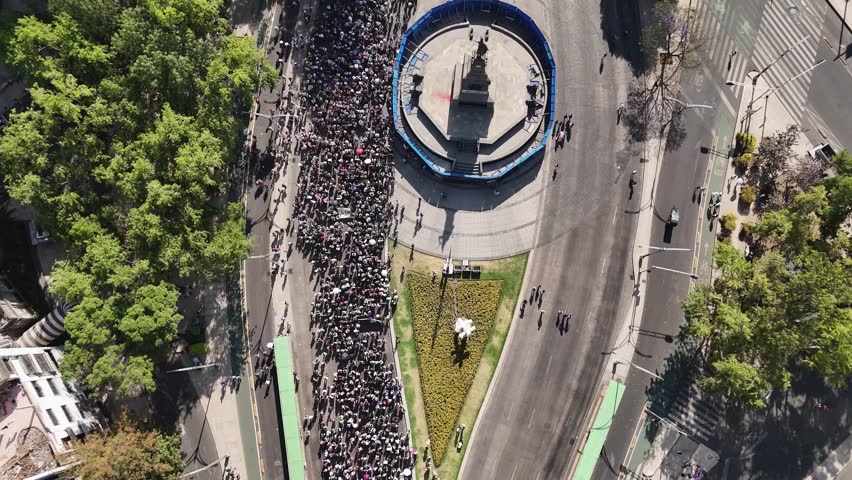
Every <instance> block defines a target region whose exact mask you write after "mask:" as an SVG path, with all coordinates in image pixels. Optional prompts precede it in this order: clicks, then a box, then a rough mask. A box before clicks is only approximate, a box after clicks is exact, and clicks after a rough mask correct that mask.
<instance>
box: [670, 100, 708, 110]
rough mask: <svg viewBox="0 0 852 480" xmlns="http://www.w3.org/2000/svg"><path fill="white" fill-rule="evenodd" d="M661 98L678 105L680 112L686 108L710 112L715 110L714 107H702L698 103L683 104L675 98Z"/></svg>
mask: <svg viewBox="0 0 852 480" xmlns="http://www.w3.org/2000/svg"><path fill="white" fill-rule="evenodd" d="M663 98H665V99H666V100H671V101H672V102H675V103H677V104H678V105H680V106H681V108H680V109H681V111H683V110H686V109H688V108H709V109H711V110H716V106H715V105H702V104H699V103H685V102H683V101H681V100H679V99H677V98H675V97H663Z"/></svg>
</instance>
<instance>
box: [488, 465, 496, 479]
mask: <svg viewBox="0 0 852 480" xmlns="http://www.w3.org/2000/svg"><path fill="white" fill-rule="evenodd" d="M495 468H497V462H494V464H493V465H491V475H489V478H494V469H495Z"/></svg>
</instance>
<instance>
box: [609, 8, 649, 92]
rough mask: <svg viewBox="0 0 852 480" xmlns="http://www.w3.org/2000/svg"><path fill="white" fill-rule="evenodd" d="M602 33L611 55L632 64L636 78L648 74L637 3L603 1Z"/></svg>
mask: <svg viewBox="0 0 852 480" xmlns="http://www.w3.org/2000/svg"><path fill="white" fill-rule="evenodd" d="M600 10H601V32H602V33H603V37H604V40H605V41H606V44H607V48H608V50H609V53H610V54H611V55H612V56H614V57H620V58H623V59H624V60H626V61H627V62H628V63H629V64H630V68H631V70H632V71H633V74H634V75H635V76H640V75H642V74H644V73H646V70H647V68H646V65H648V64H649V63H648V62H646V61H645V58H644V56H643V54H642V49H641V44H642V42H641V36H642V35H641V33H642V30H641V22H640V12H639V6H638V5H637V2H635V1H625V0H601V3H600Z"/></svg>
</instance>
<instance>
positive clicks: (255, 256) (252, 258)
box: [246, 252, 281, 260]
mask: <svg viewBox="0 0 852 480" xmlns="http://www.w3.org/2000/svg"><path fill="white" fill-rule="evenodd" d="M279 253H281V252H271V253H266V254H263V255H252V256H251V257H246V260H256V259H258V258H269V257H271V256H273V255H277V254H279Z"/></svg>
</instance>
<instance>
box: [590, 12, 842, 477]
mask: <svg viewBox="0 0 852 480" xmlns="http://www.w3.org/2000/svg"><path fill="white" fill-rule="evenodd" d="M747 4H748V5H747ZM719 5H721V6H718V8H719V10H720V11H725V12H729V13H733V11H734V10H736V13H737V15H736V16H737V18H739V19H740V22H741V23H740V24H738V25H735V24H733V23H731V22H728V23H724V24H723V25H722V29H720V30H718V31H717V32H716V40H715V41H716V45H714V46H713V49H718V48H721V47H718V46H717V45H719V44H724V45H725V47H724V48H731V49H733V48H739V50H738V51H739V53H738V55H740V56H741V57H745V58H747V59H748V60H747V62H748V63H747V65H746V67H747V68H746V69H744V70H743V71H747V70H751V69H754V68H757V67H758V66H760V65H759V63H760V57H759V56H758V55H756V52H755V50H753V49H752V48H750V47H749V46H748V45H743V44H742V43H741V42H742V40H743V37H742V35H743V31H754V30H758V31H760V33H761V35H770V34H772V32H779V31H786V32H789V33H788V36H787V37H786V38H781V37H779V39H778V42H777V44H776V45H774V49H775V50H777V53H780V52H781V51H783V50H784V49H785V48H786V47H787V46H789V44H790V43H792V40H794V39H795V38H800V37H801V36H802V35H806V34H809V33H810V34H812V35H813V37H814V39H815V40H814V42H813V43H812V44H811V45H810V47H809V48H804V49H803V50H804V52H799V57H798V58H787V59H785V60H786V61H788V62H789V64H788V65H785V66H783V70H782V71H787V72H791V74H795V73H796V72H797V71H799V70H801V69H802V68H806V67H807V66H808V65H811V64H812V62H815V61H816V60H818V59H819V58H828V59H831V58H833V56H832V55H831V50H830V49H829V48H828V46H827V45H826V43H825V42H824V40H823V36H826V38H834V39H835V44H834V45H835V49H836V45H837V41H836V39H838V38H839V35H840V26H839V20H838V19H837V16H836V15H835V14H834V13H833V12H831V11H830V10H828V11H827V12H826V13H825V16H824V17H823V16H821V15H817V16H816V17H818V20H819V21H815V20H814V18H816V17H814V16H812V17H810V20H808V17H807V16H808V15H811V14H812V13H814V12H816V13H819V12H823V11H824V10H823V8H824V7H825V5H824V2H821V1H818V0H803V1H802V2H799V5H800V6H801V8H802V11H803V12H804V15H805V17H802V18H795V19H791V18H787V17H783V16H777V15H766V13H767V12H768V11H769V8H775V7H777V5H776V6H773V5H771V3H769V2H766V1H765V0H750V1H748V2H743V3H740V2H733V1H731V0H727V1H725V2H721V3H720V4H719ZM743 25H746V26H747V27H748V28H743ZM820 29H821V30H820ZM846 35H849V32H848V31H847V33H846ZM726 42H727V43H726ZM728 45H733V46H730V47H729V46H728ZM722 53H724V52H722ZM834 53H835V54H836V51H835V52H834ZM763 55H766V54H763ZM703 57H704V58H703V60H704V62H705V65H706V68H703V69H701V71H700V72H697V73H696V74H695V76H694V77H692V78H689V79H687V80H685V81H684V82H683V84H682V86H681V87H682V92H683V94H684V96H685V97H686V98H687V99H688V101H689V102H690V103H699V104H710V105H717V106H718V107H719V108H718V110H716V111H715V112H714V113H710V114H708V113H707V111H701V112H698V111H693V112H690V114H689V116H688V117H687V118H686V123H685V125H686V128H687V131H688V136H687V139H686V141H685V143H684V144H683V145H682V146H681V148H679V149H678V150H676V151H674V152H671V153H669V154H667V155H665V156H664V159H663V165H662V169H661V176H660V179H659V183H658V186H657V189H656V194H655V205H656V208H657V210H658V217H657V218H656V221H655V224H654V227H653V231H652V232H653V233H652V239H653V240H652V242H651V243H652V244H654V245H660V246H673V247H688V248H689V247H692V246H693V242H694V241H695V234H696V230H695V228H696V225H695V221H696V219H697V215H704V213H705V212H704V211H703V210H700V211H699V209H698V206H697V205H696V204H695V203H693V202H692V195H693V193H694V189H695V186H697V185H700V184H702V182H703V181H704V177H705V173H706V168H707V162H708V160H710V159H711V157H710V156H709V155H708V154H707V153H705V152H706V151H705V152H702V149H701V147H710V146H713V145H714V140H715V141H716V143H715V147H716V150H717V151H718V152H725V151H726V150H727V149H726V144H725V142H724V140H725V139H727V140H730V138H731V136H732V135H733V133H734V128H733V124H734V117H733V116H734V115H735V113H734V111H733V110H732V108H731V106H733V108H737V106H738V105H739V97H738V96H737V95H734V94H733V93H732V92H733V90H732V89H730V88H728V87H726V86H725V81H726V80H727V76H728V75H729V71H730V67H728V68H725V66H724V64H722V65H720V64H719V59H720V58H722V59H724V58H726V55H722V54H720V53H718V52H713V51H712V49H708V51H706V52H704V54H703ZM713 59H716V63H715V64H714V62H713ZM809 62H811V63H809ZM761 68H762V66H761ZM797 69H798V70H797ZM777 84H778V82H777V81H776V85H777ZM791 85H792V87H793V88H794V91H793V92H784V93H785V94H786V96H785V97H784V99H783V101H784V102H785V107H788V108H790V106H791V105H792V111H793V112H794V113H793V115H794V117H795V118H798V119H799V120H800V121H801V122H802V126H803V127H804V128H805V129H807V128H812V129H813V131H811V132H808V136H809V137H810V138H811V140H812V141H815V142H818V141H822V140H821V139H820V138H819V136H818V135H816V128H820V129H821V130H822V131H823V132H826V133H827V134H828V136H829V141H831V143H832V145H834V146H837V145H838V144H840V145H841V146H842V145H848V144H849V143H848V142H849V141H852V127H850V125H849V122H848V121H847V120H846V118H847V117H848V108H849V104H848V102H839V101H837V100H838V99H837V97H836V95H834V94H833V92H844V91H849V89H850V87H852V75H850V71H849V69H848V67H846V66H845V65H843V64H842V63H841V62H839V61H831V62H830V63H827V64H826V65H823V66H821V67H819V69H818V70H816V71H815V73H814V75H813V76H812V77H811V79H810V82H809V83H807V84H804V85H796V84H791ZM746 90H748V89H746ZM802 92H804V93H802ZM741 94H742V93H741ZM745 94H748V92H745ZM804 98H807V103H806V104H805V103H804V102H803V100H804ZM796 100H798V101H799V102H798V104H797V103H795V102H796ZM770 113H771V112H770ZM753 125H757V123H756V122H755V121H753ZM723 192H724V193H725V194H727V191H725V190H724V189H723ZM708 193H709V191H708ZM671 206H678V207H679V208H680V212H681V225H680V226H678V227H677V228H676V229H674V231H673V232H672V235H671V238H670V242H669V244H668V245H667V244H666V243H665V240H666V228H665V224H664V222H663V221H662V218H665V214H666V212H667V211H668V209H670V208H671ZM685 219H686V220H687V221H686V222H684V220H685ZM701 228H702V229H705V230H706V229H708V228H710V223H709V222H707V220H706V218H705V220H704V222H703V224H702V226H701ZM703 260H704V261H709V259H707V258H705V259H703ZM646 263H647V264H648V265H658V266H661V267H666V268H671V269H676V270H682V271H683V270H685V271H690V270H691V268H692V255H688V256H681V255H679V254H674V253H671V254H669V253H660V254H655V255H653V256H652V257H649V258H648V262H646ZM646 275H647V274H646ZM646 280H647V281H648V282H649V285H648V289H647V291H646V298H645V300H646V303H645V305H646V306H645V310H644V312H643V316H642V318H643V322H642V328H643V330H644V331H647V332H649V333H651V335H641V336H640V337H639V340H638V341H637V343H636V345H635V351H636V355H634V357H633V362H634V364H636V365H638V366H640V367H643V368H645V369H648V370H651V371H656V372H661V373H662V372H665V364H664V362H665V359H666V358H667V357H668V356H669V355H670V353H671V352H672V351H673V349H674V347H673V345H671V344H668V343H665V341H664V340H662V339H660V338H659V336H658V335H659V334H662V335H672V336H676V335H677V334H678V331H679V327H680V324H681V320H682V311H681V308H680V306H679V302H680V300H681V299H682V298H683V297H684V295H685V294H686V293H687V288H688V279H687V278H686V277H683V276H680V275H677V274H669V273H666V272H659V271H657V272H654V273H652V274H650V275H648V276H647V277H646ZM664 375H665V374H664ZM652 381H653V379H651V378H650V377H649V376H648V375H647V374H645V373H643V372H641V371H639V370H637V369H631V371H630V372H629V374H628V377H627V389H626V391H625V394H624V397H623V399H622V402H621V406H620V407H619V410H618V411H617V414H616V416H615V418H614V419H613V424H612V428H611V429H610V433H609V435H608V437H607V441H606V443H605V446H604V451H603V453H602V455H601V457H600V459H599V461H598V464H597V467H596V470H595V474H594V476H593V478H598V479H612V478H618V472H619V468H620V467H621V465H622V463H623V462H625V461H626V460H627V458H626V455H627V451H628V448H629V446H630V443H631V440H632V435H633V433H634V430H635V428H636V427H637V422H638V421H639V417H640V414H641V412H642V409H643V406H644V405H645V402H646V401H647V400H648V395H647V392H648V388H649V387H650V386H651V384H652Z"/></svg>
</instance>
